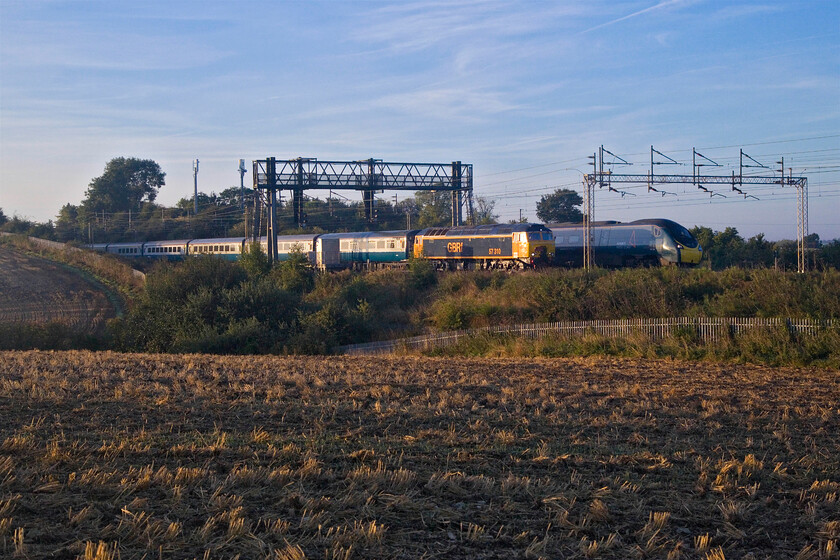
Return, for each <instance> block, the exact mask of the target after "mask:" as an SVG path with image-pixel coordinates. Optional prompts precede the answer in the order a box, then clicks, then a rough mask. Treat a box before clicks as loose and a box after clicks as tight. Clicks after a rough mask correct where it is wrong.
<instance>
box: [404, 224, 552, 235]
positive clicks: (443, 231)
mask: <svg viewBox="0 0 840 560" xmlns="http://www.w3.org/2000/svg"><path fill="white" fill-rule="evenodd" d="M547 229H548V228H546V227H545V226H544V225H542V224H529V223H521V224H486V225H480V226H452V227H433V228H426V229H424V230H422V231H421V232H420V233H419V235H440V236H446V235H453V236H454V235H504V234H506V233H514V232H527V231H546V230H547Z"/></svg>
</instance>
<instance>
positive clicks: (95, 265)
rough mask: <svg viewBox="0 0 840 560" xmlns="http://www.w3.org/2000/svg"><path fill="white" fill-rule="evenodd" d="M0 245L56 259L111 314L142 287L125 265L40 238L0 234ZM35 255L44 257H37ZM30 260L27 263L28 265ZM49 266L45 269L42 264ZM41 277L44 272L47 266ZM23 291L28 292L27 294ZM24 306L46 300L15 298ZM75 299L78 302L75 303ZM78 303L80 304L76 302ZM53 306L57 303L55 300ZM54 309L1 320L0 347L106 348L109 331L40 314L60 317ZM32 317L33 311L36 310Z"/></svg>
mask: <svg viewBox="0 0 840 560" xmlns="http://www.w3.org/2000/svg"><path fill="white" fill-rule="evenodd" d="M0 244H2V245H3V247H4V248H5V249H7V250H11V251H13V252H16V253H19V254H22V255H26V256H28V257H29V258H30V259H33V260H34V262H35V264H36V265H37V263H38V262H49V263H55V264H57V265H59V266H61V267H62V268H63V269H64V270H66V271H67V272H69V273H70V274H71V275H72V276H76V277H78V279H77V280H75V281H74V282H73V283H74V285H75V286H76V287H78V284H79V281H81V283H82V284H85V285H87V286H89V289H91V290H94V291H98V292H101V294H103V295H104V296H105V298H107V300H108V301H109V302H110V304H111V305H112V306H113V308H114V309H115V310H116V315H117V316H118V317H119V316H122V315H123V314H124V312H125V311H126V309H127V307H128V306H130V304H131V301H132V300H133V299H135V298H136V297H138V295H139V294H140V293H142V291H143V283H144V282H143V277H142V276H141V275H138V274H136V273H135V272H134V271H133V270H131V268H130V267H129V266H127V265H126V264H124V263H122V262H120V261H119V260H117V259H115V258H113V257H110V256H106V255H101V254H97V253H92V252H90V251H85V250H81V249H79V248H77V247H73V246H70V245H65V244H61V243H55V242H50V241H44V240H33V239H30V238H27V237H24V236H20V235H4V236H0ZM38 259H44V260H43V261H38ZM30 264H31V263H30ZM45 268H48V267H45ZM16 273H20V274H32V272H31V271H29V270H20V271H15V270H8V271H4V274H11V275H14V274H16ZM43 275H49V272H47V271H46V270H45V271H44V272H43ZM38 281H39V283H40V284H44V285H46V284H48V283H49V282H50V281H51V279H50V278H46V277H45V278H39V279H38ZM66 289H68V286H66V285H61V283H58V282H55V286H54V291H55V292H57V293H60V292H62V291H64V290H66ZM27 294H28V296H27ZM14 297H16V298H26V297H31V298H35V299H42V298H43V294H38V293H29V292H28V291H27V290H23V291H21V293H18V294H15V295H14ZM20 303H21V304H22V305H24V306H29V307H37V306H38V305H47V303H48V302H46V301H30V302H26V301H23V302H20ZM77 303H79V302H77ZM81 303H83V302H81ZM57 305H59V306H60V305H61V302H58V303H57ZM56 311H57V313H46V312H45V313H43V316H44V317H33V318H32V319H31V320H25V321H20V320H14V321H7V322H2V323H0V349H12V348H17V349H24V348H41V349H69V348H91V349H96V348H107V347H109V346H110V344H111V342H110V332H109V331H108V329H107V328H105V326H104V325H101V324H98V323H97V324H96V325H95V326H91V325H89V324H86V323H83V324H76V323H73V322H72V321H68V320H64V319H59V320H50V319H47V318H45V317H49V316H51V315H61V313H60V310H56ZM33 315H38V314H37V313H35V314H33Z"/></svg>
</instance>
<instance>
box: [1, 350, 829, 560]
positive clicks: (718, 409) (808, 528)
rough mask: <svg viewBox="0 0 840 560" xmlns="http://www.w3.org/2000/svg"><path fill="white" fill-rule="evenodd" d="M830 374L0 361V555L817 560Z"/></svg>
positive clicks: (262, 361)
mask: <svg viewBox="0 0 840 560" xmlns="http://www.w3.org/2000/svg"><path fill="white" fill-rule="evenodd" d="M838 385H840V375H838V373H837V372H836V371H826V370H809V369H787V368H778V369H770V368H762V367H756V366H735V365H714V364H685V363H679V362H666V361H661V362H657V361H641V360H639V361H633V360H614V359H577V360H465V359H454V358H453V359H430V358H410V357H405V358H382V359H368V358H328V359H322V358H288V357H247V358H234V357H213V356H194V355H193V356H149V355H123V354H114V353H89V352H66V353H58V352H7V353H2V354H0V556H4V557H20V558H46V557H52V558H68V559H70V558H84V559H94V558H95V559H116V558H120V559H123V560H126V559H132V558H138V559H139V558H159V557H160V558H202V559H203V558H234V557H237V555H238V557H239V558H272V559H304V558H327V559H343V560H344V559H353V558H420V557H438V558H615V559H618V558H622V559H623V558H668V559H723V558H728V559H736V558H753V559H759V558H803V559H804V558H812V559H829V558H840V552H838V545H840V461H838V457H840V409H838V402H840V389H838Z"/></svg>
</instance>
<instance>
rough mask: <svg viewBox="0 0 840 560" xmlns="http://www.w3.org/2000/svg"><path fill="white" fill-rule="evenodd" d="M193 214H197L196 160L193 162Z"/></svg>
mask: <svg viewBox="0 0 840 560" xmlns="http://www.w3.org/2000/svg"><path fill="white" fill-rule="evenodd" d="M193 214H196V215H197V214H198V158H195V161H193Z"/></svg>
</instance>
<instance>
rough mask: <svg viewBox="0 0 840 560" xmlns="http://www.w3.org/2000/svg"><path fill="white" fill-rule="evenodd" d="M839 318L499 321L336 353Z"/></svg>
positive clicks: (725, 329)
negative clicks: (494, 338)
mask: <svg viewBox="0 0 840 560" xmlns="http://www.w3.org/2000/svg"><path fill="white" fill-rule="evenodd" d="M839 327H840V321H836V320H830V319H829V320H823V321H821V320H815V319H785V318H760V317H668V318H660V319H613V320H603V321H559V322H556V323H534V324H525V325H500V326H494V327H484V328H477V329H467V330H460V331H446V332H440V333H432V334H424V335H420V336H413V337H410V338H400V339H396V340H383V341H380V342H369V343H365V344H351V345H349V346H342V347H340V348H339V349H338V351H339V353H341V354H388V353H391V352H394V351H395V350H408V351H412V350H413V351H417V350H420V351H422V350H431V349H433V348H438V347H441V346H448V345H451V344H455V343H457V342H459V341H461V340H465V339H469V338H471V337H475V336H481V335H508V336H514V337H521V338H532V339H536V338H542V337H546V336H560V337H565V338H577V337H581V336H585V335H588V334H595V335H600V336H603V337H607V338H625V337H628V336H632V335H643V336H647V337H648V338H650V339H652V340H661V339H663V338H667V337H668V336H673V335H682V336H687V337H694V338H696V339H697V340H698V341H700V342H703V343H706V342H715V341H718V340H723V339H726V338H729V337H732V336H735V335H737V334H740V333H742V332H745V331H748V330H751V329H786V330H787V331H788V332H790V333H792V334H814V333H817V332H818V331H820V330H823V329H837V328H839Z"/></svg>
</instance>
